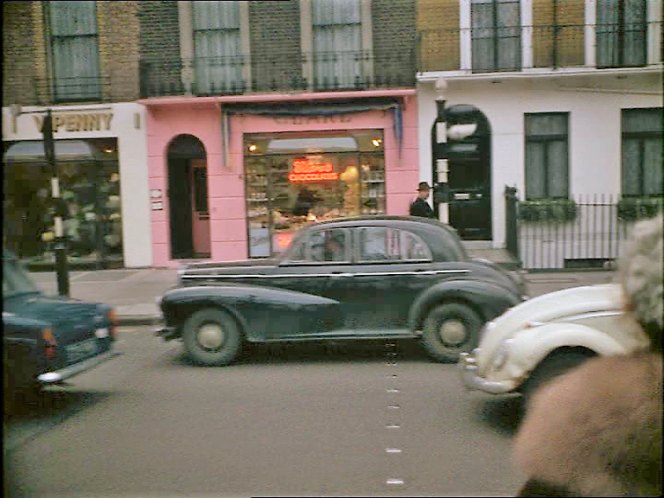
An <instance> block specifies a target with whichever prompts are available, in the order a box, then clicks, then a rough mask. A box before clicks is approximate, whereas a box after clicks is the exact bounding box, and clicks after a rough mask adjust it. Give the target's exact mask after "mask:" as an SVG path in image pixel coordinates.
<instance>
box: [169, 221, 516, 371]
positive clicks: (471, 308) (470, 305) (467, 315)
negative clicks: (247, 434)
mask: <svg viewBox="0 0 664 498" xmlns="http://www.w3.org/2000/svg"><path fill="white" fill-rule="evenodd" d="M179 284H180V285H179V286H178V287H177V288H175V289H171V290H170V291H168V292H167V293H166V294H165V295H164V296H163V297H162V299H161V302H160V307H161V311H162V314H163V318H164V320H165V326H164V327H163V328H160V329H159V330H158V331H157V334H158V335H160V336H162V337H163V338H164V339H166V340H169V339H175V338H181V339H182V340H183V342H184V347H185V350H186V352H187V353H188V355H189V356H190V358H191V359H192V360H194V361H195V362H196V363H199V364H202V365H226V364H228V363H230V362H231V361H233V360H234V359H235V358H236V357H237V355H238V353H239V352H240V350H241V347H242V344H243V343H244V342H245V341H246V342H258V343H261V342H274V341H304V340H341V339H387V338H416V339H420V340H421V341H422V344H423V345H424V347H425V349H426V351H427V352H428V353H429V354H430V356H431V357H432V358H434V359H436V360H438V361H450V362H453V361H456V360H457V359H458V358H459V355H460V353H462V352H468V351H470V350H472V349H473V348H474V347H476V346H477V342H478V334H479V331H480V329H481V327H482V326H483V324H484V323H485V322H487V321H488V320H491V319H492V318H494V317H496V316H498V315H500V314H502V313H503V312H504V311H505V310H506V309H508V308H510V307H512V306H514V305H516V304H517V303H519V302H521V301H522V300H523V299H524V298H525V296H524V290H523V285H522V283H521V282H520V280H518V279H517V278H515V277H513V276H512V275H510V274H509V273H507V272H506V271H504V270H503V269H501V268H499V267H498V266H496V265H494V264H492V263H490V262H488V261H481V260H471V259H469V258H468V256H467V255H466V252H465V250H464V247H463V246H462V244H461V242H460V240H459V238H458V236H457V235H456V233H455V232H454V231H453V230H452V229H450V228H449V227H448V226H447V225H444V224H442V223H440V222H438V221H435V220H427V219H425V218H415V217H397V216H372V217H358V218H345V219H337V220H334V221H326V222H321V223H315V224H312V225H309V226H307V227H305V228H303V229H302V230H300V232H298V234H297V236H296V237H295V238H294V239H293V241H292V243H291V244H290V246H289V248H288V249H287V250H286V251H285V252H284V253H282V254H281V255H280V256H279V257H278V258H275V259H259V260H250V261H237V262H224V263H197V264H191V265H189V266H187V267H186V268H185V269H183V270H180V272H179Z"/></svg>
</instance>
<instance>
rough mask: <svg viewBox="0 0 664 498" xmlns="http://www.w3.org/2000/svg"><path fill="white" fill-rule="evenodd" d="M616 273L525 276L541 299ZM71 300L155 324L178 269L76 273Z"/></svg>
mask: <svg viewBox="0 0 664 498" xmlns="http://www.w3.org/2000/svg"><path fill="white" fill-rule="evenodd" d="M31 275H32V277H33V279H34V280H35V281H36V282H37V285H39V287H40V288H41V289H42V290H43V291H44V292H45V293H46V294H49V295H54V294H57V291H58V286H57V281H56V276H55V273H54V272H44V273H41V272H35V273H31ZM613 277H614V272H610V271H577V272H555V273H529V274H526V275H525V279H526V282H527V283H528V295H529V296H531V297H534V296H539V295H541V294H545V293H547V292H553V291H556V290H560V289H566V288H569V287H578V286H581V285H593V284H601V283H607V282H611V281H612V279H613ZM69 283H70V291H71V292H70V294H71V297H73V298H76V299H82V300H86V301H97V302H102V303H106V304H110V305H112V306H114V307H115V308H116V310H117V312H118V316H119V319H120V323H121V324H122V325H147V324H153V323H155V318H156V316H157V315H158V313H159V309H158V307H157V304H156V301H155V300H156V299H157V298H158V297H159V296H161V295H162V294H163V293H164V292H166V291H167V290H168V289H170V288H171V287H173V286H175V285H176V284H177V270H173V269H155V268H148V269H124V270H97V271H74V272H71V273H70V274H69Z"/></svg>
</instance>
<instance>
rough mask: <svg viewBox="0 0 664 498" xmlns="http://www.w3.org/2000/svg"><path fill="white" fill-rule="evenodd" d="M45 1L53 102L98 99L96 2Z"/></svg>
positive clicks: (99, 89)
mask: <svg viewBox="0 0 664 498" xmlns="http://www.w3.org/2000/svg"><path fill="white" fill-rule="evenodd" d="M47 3H48V12H49V15H50V19H49V21H50V26H49V27H50V32H51V37H50V39H51V53H52V59H53V61H52V63H53V76H54V89H55V99H56V101H58V102H62V101H81V100H95V99H99V98H100V97H101V85H100V83H101V81H100V76H99V43H98V33H97V7H96V2H92V1H77V2H71V1H52V2H47Z"/></svg>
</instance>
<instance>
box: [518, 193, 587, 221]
mask: <svg viewBox="0 0 664 498" xmlns="http://www.w3.org/2000/svg"><path fill="white" fill-rule="evenodd" d="M576 212H577V209H576V202H574V200H573V199H537V200H526V201H521V202H520V203H519V219H520V220H522V221H548V222H558V223H564V222H567V221H573V220H575V219H576Z"/></svg>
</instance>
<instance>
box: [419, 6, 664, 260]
mask: <svg viewBox="0 0 664 498" xmlns="http://www.w3.org/2000/svg"><path fill="white" fill-rule="evenodd" d="M572 3H574V4H576V5H577V7H578V8H579V9H578V11H577V12H576V13H574V12H569V8H570V7H571V6H572ZM543 4H550V5H548V10H547V11H546V12H544V13H542V11H538V9H541V8H542V7H543ZM609 4H611V5H609ZM614 4H615V5H614ZM561 6H562V7H567V8H568V11H564V10H560V11H559V12H558V13H557V14H556V12H557V11H556V10H555V9H556V8H559V9H560V8H561ZM458 7H459V12H458V29H457V31H456V35H457V36H458V39H457V40H455V42H456V43H448V45H447V47H451V48H452V50H454V53H453V57H451V59H453V61H452V62H451V63H449V64H447V63H446V62H445V61H446V56H445V53H443V52H442V51H444V50H445V46H443V47H442V49H441V50H442V51H438V52H436V50H437V49H436V42H435V41H434V37H433V36H431V30H428V31H424V32H422V38H421V39H422V40H423V44H422V45H421V46H420V54H421V58H420V60H421V61H422V62H421V67H420V68H419V70H420V72H419V73H418V75H417V79H418V84H417V94H418V95H417V102H418V118H419V150H420V157H419V159H420V178H421V180H422V181H428V182H431V183H433V184H436V183H437V182H438V181H440V179H439V178H436V177H437V176H438V174H437V172H436V171H435V170H436V165H435V164H434V161H433V158H432V143H431V142H432V138H431V129H432V125H433V123H434V121H435V119H436V99H437V98H438V99H440V100H444V101H445V108H446V109H453V110H454V108H455V107H454V106H458V105H465V106H468V107H469V106H472V108H474V109H475V111H479V112H481V113H482V114H483V116H484V117H485V118H486V120H488V124H489V131H488V133H489V135H490V137H489V139H488V140H487V143H488V144H490V145H489V146H488V147H490V150H489V151H488V152H487V154H486V155H484V156H482V157H483V161H484V162H485V164H484V165H483V167H484V168H485V169H486V170H487V171H486V174H485V175H484V176H482V175H480V176H477V177H475V179H474V181H475V182H477V181H483V182H485V183H486V185H485V187H486V190H485V191H486V192H487V194H485V197H486V195H490V203H486V204H485V207H484V208H483V209H482V212H483V213H484V215H485V216H486V219H485V220H484V227H485V228H487V230H485V231H484V232H483V233H484V235H483V236H479V237H473V236H472V233H473V232H472V230H470V231H468V232H467V233H469V234H470V235H471V236H470V237H465V238H466V239H470V240H472V239H474V240H482V241H483V242H482V244H485V245H486V246H487V247H489V246H490V247H494V248H502V247H505V245H506V228H505V222H506V219H505V213H506V209H505V197H504V191H505V187H506V186H509V187H516V189H517V192H518V198H519V199H520V200H522V201H523V200H528V201H548V200H563V199H572V200H573V199H578V198H579V197H580V196H606V197H607V198H608V197H609V196H612V198H614V199H616V200H617V199H618V198H620V197H621V196H626V195H630V196H635V197H649V196H650V197H652V196H654V197H659V198H660V199H661V196H662V152H661V147H662V107H663V98H662V59H661V53H662V47H661V23H662V9H661V5H660V2H655V1H652V2H650V1H647V2H629V1H622V0H611V1H609V0H607V1H604V0H597V1H595V0H586V1H585V2H569V3H568V2H555V1H551V2H548V3H547V2H533V1H531V0H521V1H518V0H508V1H500V0H460V1H459V2H458ZM607 7H615V8H617V9H618V8H619V9H620V12H619V14H620V15H619V16H617V17H616V18H615V19H613V18H612V19H608V20H607V19H604V18H605V17H607V15H608V14H605V13H603V12H604V11H605V9H606V8H607ZM552 9H553V10H552ZM551 12H553V14H552V13H551ZM609 12H612V11H609ZM556 15H558V21H556ZM565 15H566V16H567V20H566V21H565V23H562V22H560V18H561V17H564V16H565ZM572 15H576V16H577V20H576V23H574V22H570V19H569V18H570V16H572ZM581 15H582V16H583V18H579V17H580V16H581ZM630 16H631V17H630ZM506 19H508V20H509V19H511V20H512V22H511V23H510V22H509V21H505V20H506ZM552 19H553V20H552ZM627 21H630V22H629V23H628V22H627ZM449 28H450V27H449V26H448V34H447V39H449V38H450V35H449V32H450V31H451V30H450V29H449ZM572 28H573V29H572ZM623 28H626V29H627V33H628V34H627V35H625V34H624V29H623ZM565 30H567V31H565ZM553 33H558V34H557V35H555V36H557V38H555V37H554V35H553ZM621 33H622V34H621ZM434 34H435V33H434ZM614 35H615V36H614ZM427 36H429V39H427ZM438 38H439V39H443V38H444V36H442V35H441V34H440V33H439V34H438ZM438 46H439V48H440V46H441V44H439V45H438ZM457 50H458V52H457ZM431 54H435V55H436V56H438V57H437V58H436V57H433V56H432V55H431ZM487 54H488V55H487ZM427 57H429V60H427ZM437 82H438V83H437ZM437 85H438V87H439V88H444V90H437V88H436V86H437ZM462 110H463V109H462ZM448 126H449V123H448ZM448 141H449V139H448ZM440 167H441V165H440V164H439V166H438V169H440ZM442 167H444V168H447V169H449V173H448V175H447V176H448V177H449V187H450V189H451V198H450V204H449V210H448V209H447V208H446V209H445V210H443V209H441V210H440V213H439V214H440V217H441V218H442V219H443V221H448V222H450V224H452V225H453V226H454V225H455V223H457V224H460V225H461V227H456V228H457V229H459V228H461V234H462V237H463V234H464V231H463V230H464V228H467V227H465V225H464V224H468V223H471V224H472V223H474V222H475V221H473V220H474V219H475V218H477V216H476V217H475V218H473V216H470V217H466V216H464V214H463V213H464V211H463V209H464V208H463V201H464V200H467V199H468V194H466V193H465V192H461V190H463V189H464V184H463V182H464V178H463V176H464V174H465V173H464V172H463V171H462V170H463V169H464V168H467V170H465V171H470V170H471V168H472V167H473V166H472V165H470V163H469V162H467V161H466V162H464V161H456V162H455V161H452V160H449V162H448V164H446V165H444V166H442ZM465 181H466V186H468V188H469V189H471V187H472V186H473V185H472V182H473V180H472V179H470V180H468V179H467V178H466V180H465ZM454 182H457V185H454ZM471 190H472V189H471ZM478 191H479V190H478ZM455 195H456V196H457V197H459V199H458V200H455ZM470 197H471V198H472V194H471V195H470ZM455 204H456V205H455ZM454 209H456V211H454ZM448 211H449V213H450V214H449V215H448V214H447V212H448ZM487 211H488V212H487ZM467 212H469V213H470V211H467ZM454 213H456V214H454ZM455 216H456V219H455ZM446 218H447V219H446ZM468 218H470V221H469V219H468ZM471 228H472V227H471ZM562 264H563V262H558V263H556V265H557V266H560V265H562Z"/></svg>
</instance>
